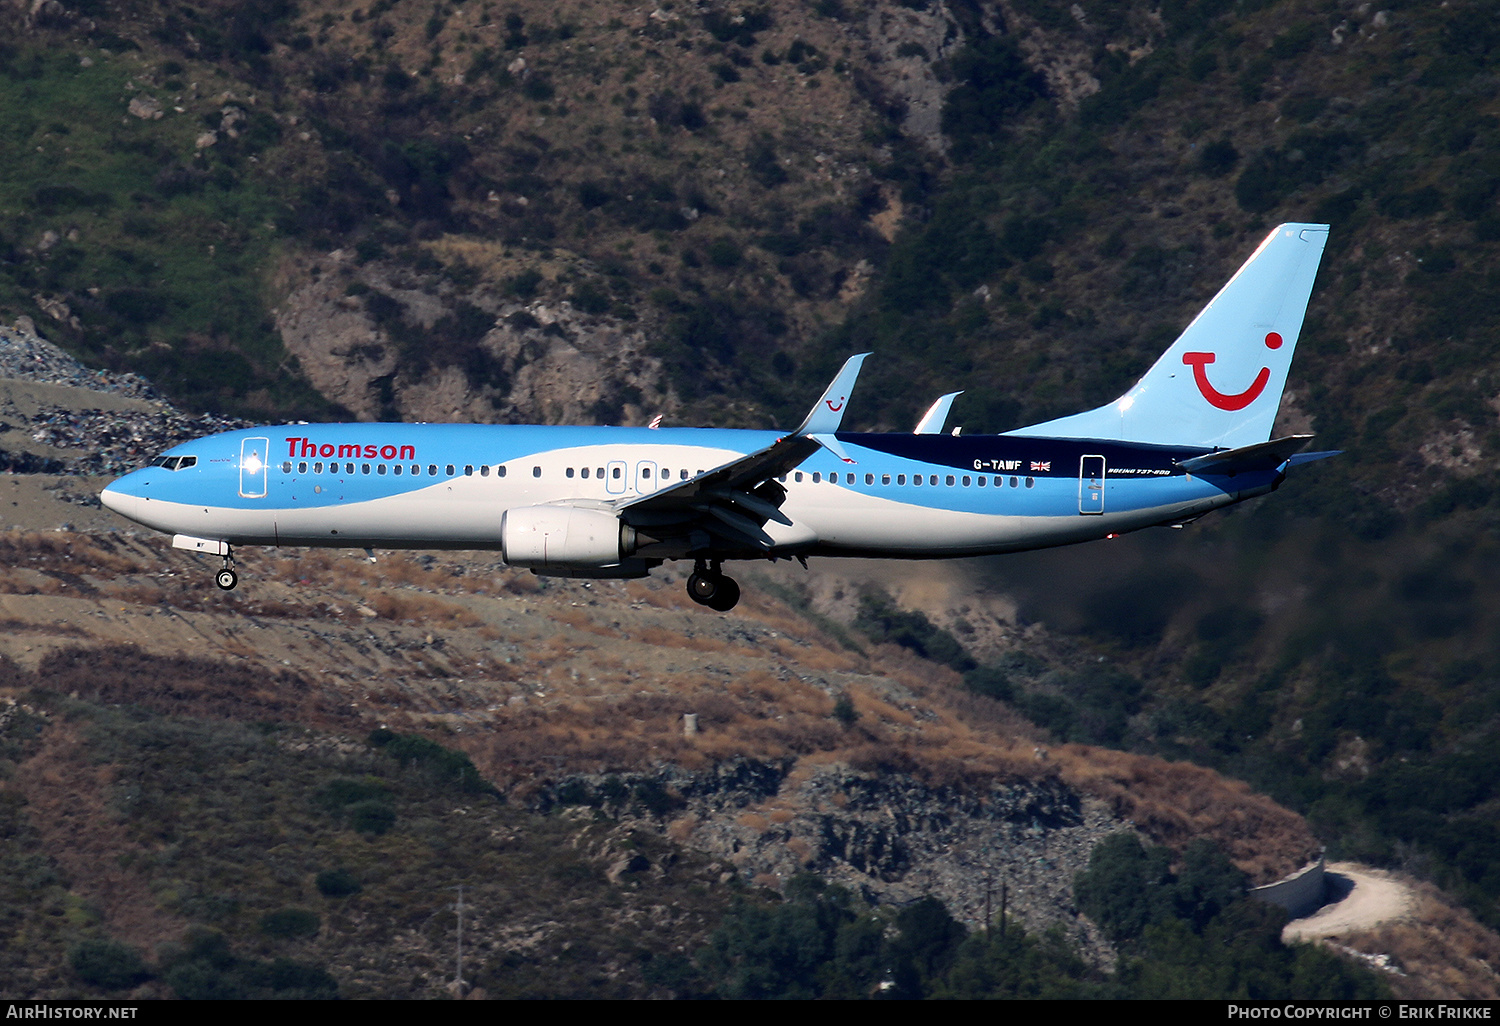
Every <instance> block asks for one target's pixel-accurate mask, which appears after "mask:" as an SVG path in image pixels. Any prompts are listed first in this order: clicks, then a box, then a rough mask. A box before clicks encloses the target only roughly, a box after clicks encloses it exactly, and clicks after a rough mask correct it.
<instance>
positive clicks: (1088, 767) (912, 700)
mask: <svg viewBox="0 0 1500 1026" xmlns="http://www.w3.org/2000/svg"><path fill="white" fill-rule="evenodd" d="M0 548H3V551H4V552H5V553H6V554H7V556H8V557H9V560H10V569H9V570H8V571H7V572H6V573H5V574H4V576H0V595H4V596H10V598H9V600H8V601H9V610H10V612H11V614H12V616H13V617H14V618H15V620H16V624H17V626H16V628H15V629H13V630H12V631H11V632H10V633H9V634H8V636H7V637H6V638H5V639H3V641H0V651H3V652H4V653H5V654H8V655H9V656H10V657H11V658H13V659H15V660H16V661H17V663H18V664H20V665H21V666H25V667H34V668H35V669H36V671H37V673H38V675H39V678H40V679H41V680H43V681H46V682H47V686H49V687H52V688H55V689H57V690H60V691H64V692H69V691H73V692H77V693H78V694H79V695H81V696H86V697H89V698H93V699H96V700H99V701H104V702H110V703H132V704H139V705H143V706H146V707H148V708H152V709H154V710H156V711H158V712H176V713H181V714H188V715H193V716H199V717H210V718H214V717H222V718H228V719H242V720H263V721H274V720H285V721H294V722H301V723H309V724H315V725H319V726H323V727H327V728H332V729H355V725H356V724H358V723H369V722H371V721H373V720H378V721H379V722H383V723H388V724H390V725H392V726H396V727H398V729H399V728H400V727H401V726H402V725H406V726H409V727H414V728H420V729H423V730H427V731H437V732H439V735H440V736H443V737H444V738H445V743H448V744H452V745H455V746H457V747H459V748H462V749H463V750H465V751H467V752H469V753H470V755H471V756H472V757H473V758H474V760H475V762H476V764H477V765H478V766H479V767H480V768H481V770H482V771H483V772H485V773H486V774H487V775H489V776H490V777H491V778H492V779H493V780H494V781H495V782H496V783H497V784H499V785H500V786H501V787H507V788H511V787H521V788H529V787H533V786H535V784H536V782H537V781H538V780H546V779H555V778H558V777H560V776H562V775H566V774H568V773H580V772H581V773H621V772H640V771H646V770H650V769H651V768H652V767H654V766H660V765H666V764H671V765H678V766H681V767H683V768H685V769H689V770H698V769H705V768H708V767H711V766H713V765H715V764H716V763H718V762H721V761H723V760H726V759H731V758H735V757H740V756H747V757H751V758H755V759H760V760H764V761H766V762H771V763H789V764H791V765H796V764H797V761H798V760H807V761H808V763H809V765H812V764H820V765H821V764H829V763H839V762H842V763H844V764H846V765H848V766H850V767H853V768H854V769H855V770H857V771H860V772H865V773H871V774H890V773H908V774H912V775H913V776H915V777H916V778H918V779H921V780H923V781H925V782H927V783H928V784H929V785H934V786H959V787H972V788H977V789H983V788H985V787H988V786H989V785H990V783H992V782H996V781H999V782H1005V781H1027V780H1048V779H1061V780H1063V781H1065V782H1067V783H1068V784H1069V785H1071V786H1073V787H1075V788H1076V789H1078V790H1079V791H1080V792H1081V793H1083V794H1087V795H1095V796H1098V797H1100V798H1103V799H1105V800H1106V801H1108V802H1110V803H1112V807H1113V808H1114V810H1115V813H1116V814H1117V815H1118V816H1119V817H1120V818H1122V819H1131V820H1133V821H1134V822H1135V823H1137V824H1138V825H1139V826H1140V828H1141V829H1142V830H1144V831H1145V832H1146V833H1147V834H1149V835H1150V836H1152V837H1153V838H1154V839H1156V840H1158V841H1160V842H1163V843H1167V844H1170V845H1173V846H1180V845H1181V844H1184V843H1186V841H1187V840H1189V839H1190V838H1192V837H1195V836H1205V835H1206V836H1210V837H1213V838H1214V839H1216V840H1218V841H1219V842H1220V843H1222V844H1223V845H1224V846H1225V847H1226V849H1227V850H1229V851H1230V852H1231V853H1232V854H1233V857H1234V858H1235V859H1236V861H1237V862H1239V863H1240V864H1241V865H1242V866H1243V867H1244V868H1246V869H1247V870H1248V871H1250V872H1251V873H1252V874H1253V875H1255V876H1256V877H1257V878H1258V879H1264V878H1266V877H1271V876H1275V875H1279V874H1281V873H1284V872H1287V871H1289V870H1292V869H1294V868H1297V867H1298V866H1299V865H1300V863H1301V860H1302V859H1303V858H1304V856H1305V855H1306V854H1307V853H1308V852H1309V851H1310V850H1311V849H1312V847H1313V845H1312V840H1311V836H1310V834H1309V833H1308V831H1307V829H1306V826H1305V825H1304V824H1303V823H1302V822H1301V820H1300V819H1298V818H1297V817H1295V816H1292V815H1290V814H1289V813H1286V812H1285V811H1284V810H1280V809H1278V808H1277V807H1275V806H1274V805H1273V804H1272V803H1270V802H1268V801H1266V800H1265V799H1263V798H1260V797H1258V796H1255V795H1252V794H1250V793H1249V792H1248V790H1247V789H1246V788H1244V787H1243V786H1242V785H1238V784H1234V783H1232V782H1228V781H1225V780H1223V779H1222V778H1220V777H1218V776H1217V775H1215V774H1213V773H1211V772H1209V771H1206V770H1201V769H1196V768H1193V767H1190V766H1186V765H1180V764H1168V763H1164V762H1161V761H1160V760H1155V759H1149V758H1145V757H1139V756H1126V755H1122V754H1120V753H1114V752H1108V751H1104V750H1100V749H1088V748H1083V747H1080V746H1067V747H1065V748H1062V749H1057V750H1054V751H1052V752H1051V753H1046V752H1043V751H1041V750H1040V749H1039V743H1038V735H1037V733H1036V731H1035V729H1034V728H1032V727H1030V725H1029V724H1027V723H1026V722H1025V721H1024V720H1022V719H1021V718H1020V717H1018V716H1017V715H1015V714H1014V713H1013V712H1012V711H1010V710H1009V709H1008V708H1007V707H1006V706H1004V705H1003V704H1001V703H997V702H993V701H990V700H987V699H983V698H977V697H975V696H973V695H971V694H969V693H967V692H965V691H964V690H963V689H962V688H961V687H960V686H959V681H958V678H957V676H956V675H955V674H953V673H952V672H951V671H949V670H947V669H945V668H940V667H935V666H933V665H932V664H931V663H928V662H925V661H923V660H920V659H918V658H917V657H915V656H914V655H912V654H911V653H910V652H908V651H906V650H904V649H900V648H897V647H894V646H887V645H881V646H875V647H873V648H872V649H871V650H870V651H869V652H868V653H867V654H861V653H860V652H856V651H852V650H850V649H849V648H847V647H846V646H845V645H844V644H842V643H841V642H840V641H838V640H836V639H834V638H832V637H830V636H828V635H827V634H825V633H824V632H823V631H822V630H820V629H819V628H817V627H816V626H814V625H812V624H811V623H809V622H808V621H807V620H805V619H803V618H802V617H801V615H800V614H798V613H797V612H796V611H794V610H793V609H792V608H790V607H789V606H787V605H785V604H784V603H782V602H780V601H778V600H776V599H773V598H772V597H770V595H769V594H768V593H764V592H760V591H757V590H755V589H753V588H752V589H747V601H746V602H745V603H744V604H743V605H742V606H741V608H740V610H738V611H736V613H735V614H734V615H732V616H727V617H707V616H704V615H703V614H702V613H701V612H699V611H697V610H694V611H693V612H691V613H688V612H684V611H680V610H679V606H680V603H679V602H678V601H677V600H676V598H675V597H676V596H679V594H680V592H679V589H678V588H677V587H675V586H674V585H671V584H666V583H663V582H660V581H643V582H628V583H614V582H600V583H596V584H593V585H591V586H582V585H576V584H572V583H558V582H542V581H539V580H538V579H537V578H534V577H532V576H530V575H526V574H519V573H516V572H514V571H507V570H503V569H499V568H498V567H496V566H495V564H494V563H493V561H491V560H487V559H485V558H484V557H479V558H475V557H469V556H461V555H458V556H452V557H443V558H433V557H411V556H406V555H400V554H397V555H394V556H389V557H387V556H382V557H381V558H380V561H379V562H378V563H376V564H373V565H372V564H370V563H368V562H366V561H364V560H361V559H357V558H353V557H352V556H350V555H349V554H345V553H340V552H324V551H313V552H306V553H284V552H275V551H272V552H255V551H251V552H247V553H246V554H245V555H244V557H243V558H242V560H241V569H242V572H243V580H244V583H243V584H242V586H241V588H240V589H238V590H237V591H236V592H234V593H232V594H228V595H225V594H220V593H217V592H215V591H214V589H213V588H212V587H211V586H210V585H209V583H208V581H207V579H206V577H207V575H206V573H205V570H206V568H207V564H206V563H205V562H204V561H200V560H198V559H196V558H195V557H192V556H188V555H185V554H182V553H179V552H174V551H172V550H169V549H166V548H165V547H164V546H163V545H162V543H161V542H158V541H154V540H153V541H150V542H143V541H142V540H140V539H135V538H121V537H118V536H85V535H73V534H66V533H55V534H37V533H29V534H28V533H20V532H11V533H8V534H5V535H3V536H0ZM23 575H26V576H23ZM43 583H45V584H46V585H47V586H46V587H45V588H44V587H42V586H41V584H43ZM58 602H66V603H67V605H66V606H65V607H58V606H57V605H56V604H55V603H58ZM60 611H61V612H62V613H63V614H64V615H63V617H62V620H63V622H62V623H61V624H60V623H59V622H58V615H57V614H58V613H59V612H60ZM60 627H66V628H67V629H69V630H70V631H71V632H72V633H73V643H72V647H64V644H63V642H64V638H63V637H60V636H59V635H58V633H57V632H58V630H59V628H60ZM80 631H81V632H83V637H79V632H80ZM80 641H81V642H82V644H81V645H80V644H79V642H80ZM225 660H230V661H229V662H226V661H225ZM840 695H846V696H847V697H848V699H849V700H850V704H851V705H852V709H853V714H854V715H853V718H852V719H851V720H850V721H848V722H841V721H840V720H839V719H837V718H835V716H834V700H835V698H836V697H838V696H840ZM686 713H695V714H697V716H698V723H699V732H698V733H697V734H696V735H695V736H691V737H689V736H686V735H685V733H684V730H683V716H684V714H686Z"/></svg>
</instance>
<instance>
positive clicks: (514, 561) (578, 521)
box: [500, 506, 636, 569]
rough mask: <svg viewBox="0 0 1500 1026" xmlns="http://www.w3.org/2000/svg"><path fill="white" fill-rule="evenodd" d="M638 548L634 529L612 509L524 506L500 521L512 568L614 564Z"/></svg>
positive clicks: (502, 543)
mask: <svg viewBox="0 0 1500 1026" xmlns="http://www.w3.org/2000/svg"><path fill="white" fill-rule="evenodd" d="M635 545H636V540H635V529H634V528H632V527H631V526H630V525H628V524H625V523H623V522H621V520H620V518H619V516H617V515H616V514H615V513H613V512H610V511H608V510H601V509H587V508H580V507H578V506H520V507H518V508H516V509H509V510H506V511H505V515H504V516H503V517H502V518H501V520H500V554H501V558H503V559H504V560H505V562H506V563H507V564H509V565H510V566H523V567H532V568H541V569H549V568H553V567H568V566H592V567H601V566H614V565H615V564H617V563H619V562H620V561H621V560H622V559H624V558H625V557H626V556H628V555H630V554H631V553H632V552H634V551H635Z"/></svg>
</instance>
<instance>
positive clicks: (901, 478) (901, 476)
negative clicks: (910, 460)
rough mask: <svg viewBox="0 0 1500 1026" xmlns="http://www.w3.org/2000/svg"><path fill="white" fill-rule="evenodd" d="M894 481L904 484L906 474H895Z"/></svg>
mask: <svg viewBox="0 0 1500 1026" xmlns="http://www.w3.org/2000/svg"><path fill="white" fill-rule="evenodd" d="M896 483H897V484H898V485H904V484H906V475H905V474H897V475H896Z"/></svg>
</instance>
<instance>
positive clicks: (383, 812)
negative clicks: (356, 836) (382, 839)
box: [349, 800, 396, 836]
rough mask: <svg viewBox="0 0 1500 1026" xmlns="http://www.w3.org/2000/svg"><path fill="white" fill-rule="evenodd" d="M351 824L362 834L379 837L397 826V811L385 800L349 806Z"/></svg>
mask: <svg viewBox="0 0 1500 1026" xmlns="http://www.w3.org/2000/svg"><path fill="white" fill-rule="evenodd" d="M349 822H350V823H351V824H352V825H353V827H354V829H355V830H358V831H359V832H360V833H362V834H374V835H376V836H379V835H381V834H384V833H387V832H388V831H389V830H390V829H391V827H393V826H395V825H396V810H395V809H394V808H393V807H392V806H391V805H390V804H389V802H388V801H385V800H380V801H366V802H356V803H355V804H353V805H351V806H349Z"/></svg>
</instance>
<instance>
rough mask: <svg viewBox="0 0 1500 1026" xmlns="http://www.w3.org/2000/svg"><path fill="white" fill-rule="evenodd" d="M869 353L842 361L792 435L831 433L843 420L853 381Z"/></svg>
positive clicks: (852, 389)
mask: <svg viewBox="0 0 1500 1026" xmlns="http://www.w3.org/2000/svg"><path fill="white" fill-rule="evenodd" d="M869 355H870V354H869V353H860V354H859V355H857V356H851V357H849V359H847V360H845V361H844V367H843V369H842V370H840V371H839V373H838V377H836V378H834V379H833V383H832V384H830V385H829V386H828V389H827V391H825V392H824V393H823V395H822V397H821V398H820V399H819V400H818V403H817V405H816V406H814V407H813V408H812V412H810V413H809V414H808V415H807V416H806V417H805V418H804V419H803V421H802V424H801V425H800V426H799V427H798V428H797V430H796V431H793V432H792V434H793V435H831V434H833V433H834V432H835V431H837V430H838V429H839V425H840V424H842V423H843V421H844V410H845V408H847V407H848V405H849V394H850V393H851V392H853V391H854V381H855V379H856V378H858V377H859V368H860V365H861V364H863V363H864V362H865V357H867V356H869Z"/></svg>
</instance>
